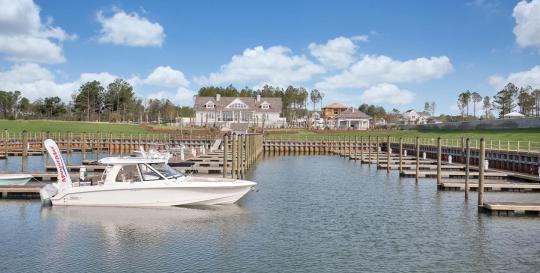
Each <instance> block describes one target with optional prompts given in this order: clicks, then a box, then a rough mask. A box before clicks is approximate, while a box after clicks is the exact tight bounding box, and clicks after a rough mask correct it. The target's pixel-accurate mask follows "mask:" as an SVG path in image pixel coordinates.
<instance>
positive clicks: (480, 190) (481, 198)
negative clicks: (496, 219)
mask: <svg viewBox="0 0 540 273" xmlns="http://www.w3.org/2000/svg"><path fill="white" fill-rule="evenodd" d="M485 158H486V147H485V143H484V138H481V139H480V155H479V161H478V207H479V209H481V207H482V206H483V205H484V160H485Z"/></svg>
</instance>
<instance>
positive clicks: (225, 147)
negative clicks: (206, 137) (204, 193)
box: [223, 136, 229, 178]
mask: <svg viewBox="0 0 540 273" xmlns="http://www.w3.org/2000/svg"><path fill="white" fill-rule="evenodd" d="M228 152H229V137H228V136H224V137H223V178H227V163H228V160H227V156H228V154H227V153H228Z"/></svg>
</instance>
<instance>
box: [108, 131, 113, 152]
mask: <svg viewBox="0 0 540 273" xmlns="http://www.w3.org/2000/svg"><path fill="white" fill-rule="evenodd" d="M108 150H109V155H111V154H112V150H113V137H112V133H109V148H108Z"/></svg>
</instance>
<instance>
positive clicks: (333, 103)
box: [323, 102, 349, 109]
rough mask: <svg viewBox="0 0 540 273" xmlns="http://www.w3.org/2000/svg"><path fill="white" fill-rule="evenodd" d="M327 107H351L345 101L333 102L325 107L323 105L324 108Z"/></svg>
mask: <svg viewBox="0 0 540 273" xmlns="http://www.w3.org/2000/svg"><path fill="white" fill-rule="evenodd" d="M325 108H328V109H344V108H349V106H348V105H345V104H343V103H339V102H332V103H330V104H328V105H326V106H325V107H323V109H325Z"/></svg>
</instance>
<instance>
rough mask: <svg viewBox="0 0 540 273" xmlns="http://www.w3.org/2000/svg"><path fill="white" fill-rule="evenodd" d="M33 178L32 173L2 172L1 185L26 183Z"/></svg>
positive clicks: (0, 176)
mask: <svg viewBox="0 0 540 273" xmlns="http://www.w3.org/2000/svg"><path fill="white" fill-rule="evenodd" d="M32 178H33V176H32V175H31V174H24V173H21V174H15V173H0V185H1V186H7V185H24V184H26V183H27V182H28V181H30V179H32Z"/></svg>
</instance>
